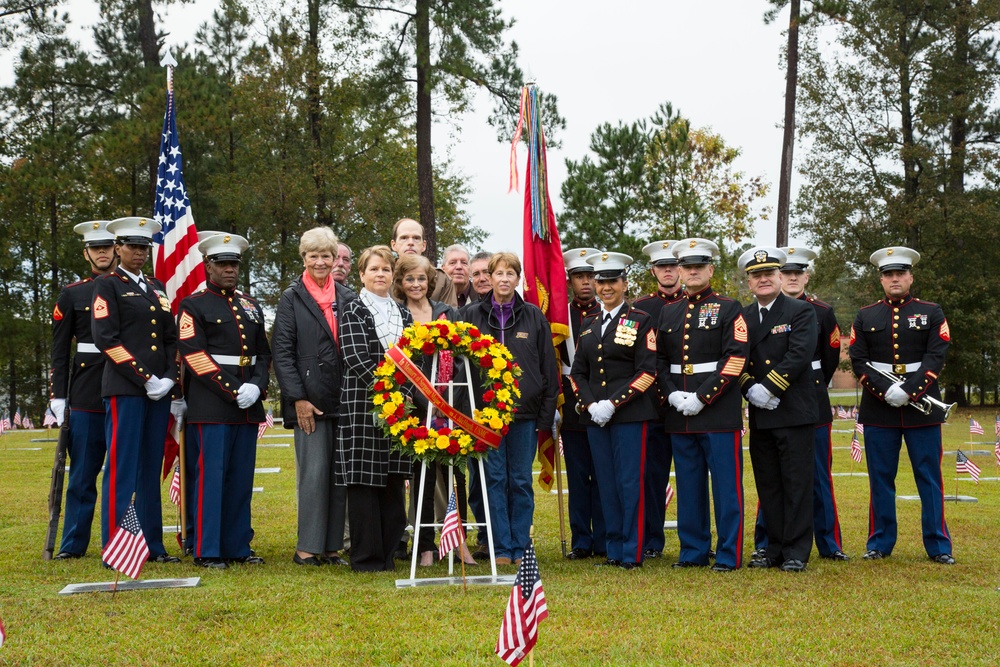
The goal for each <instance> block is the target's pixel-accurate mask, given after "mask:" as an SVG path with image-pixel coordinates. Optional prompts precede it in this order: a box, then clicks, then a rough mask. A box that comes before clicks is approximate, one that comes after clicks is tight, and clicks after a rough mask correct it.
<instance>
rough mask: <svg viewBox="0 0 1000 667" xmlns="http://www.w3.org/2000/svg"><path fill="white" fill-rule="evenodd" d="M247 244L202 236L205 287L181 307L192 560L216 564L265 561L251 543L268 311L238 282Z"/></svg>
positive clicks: (268, 351) (221, 566)
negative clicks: (238, 286)
mask: <svg viewBox="0 0 1000 667" xmlns="http://www.w3.org/2000/svg"><path fill="white" fill-rule="evenodd" d="M247 247H249V244H248V243H247V241H246V239H244V238H242V237H240V236H237V235H235V234H216V235H213V236H209V237H208V238H206V239H204V240H202V241H201V242H200V243H199V244H198V249H199V250H200V251H201V253H202V255H203V256H204V257H205V271H206V275H207V276H208V280H207V282H206V287H205V289H203V290H200V291H198V292H196V293H194V294H192V295H191V296H189V297H187V298H185V299H184V300H183V301H181V304H180V308H179V310H178V334H177V338H178V342H177V348H178V351H179V353H180V358H181V360H182V363H183V365H184V395H185V396H186V397H187V406H186V407H187V441H188V442H189V443H191V445H190V448H189V450H188V451H189V453H190V454H193V458H194V465H193V470H194V475H193V477H192V478H191V481H192V483H191V484H190V486H192V487H193V489H194V492H193V496H194V518H195V521H194V556H195V561H194V562H195V564H196V565H201V566H203V567H210V568H216V569H224V568H225V567H226V563H227V562H233V561H237V562H243V563H254V564H262V563H263V562H264V560H263V559H262V558H261V557H260V556H257V555H255V554H253V552H252V551H251V549H250V541H251V540H252V539H253V534H254V532H253V528H252V526H251V514H250V501H251V498H252V496H253V475H254V464H255V461H256V452H257V427H258V424H260V423H261V422H263V421H264V417H265V415H264V405H263V402H262V399H263V398H264V396H265V395H266V392H267V383H268V372H269V368H270V364H271V348H270V346H269V345H268V342H267V334H266V332H265V329H264V313H263V311H262V310H261V308H260V306H259V305H258V303H257V301H256V300H254V299H253V298H252V297H250V296H248V295H246V294H244V293H242V292H240V291H239V290H237V289H236V284H237V282H238V279H239V265H240V259H241V257H242V253H243V252H244V251H245V250H246V249H247Z"/></svg>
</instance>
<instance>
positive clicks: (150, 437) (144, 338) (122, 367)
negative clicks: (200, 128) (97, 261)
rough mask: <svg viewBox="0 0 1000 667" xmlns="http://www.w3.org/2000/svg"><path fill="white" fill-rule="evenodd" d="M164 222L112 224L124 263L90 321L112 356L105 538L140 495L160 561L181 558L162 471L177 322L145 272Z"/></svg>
mask: <svg viewBox="0 0 1000 667" xmlns="http://www.w3.org/2000/svg"><path fill="white" fill-rule="evenodd" d="M159 230H160V224H159V223H158V222H156V221H154V220H152V219H150V218H139V217H130V218H119V219H118V220H115V221H113V222H111V223H110V224H109V225H108V231H109V232H111V233H112V234H114V235H115V237H116V239H115V242H116V251H117V252H118V256H119V258H120V263H119V266H118V268H117V269H115V271H114V272H112V273H109V274H108V275H106V276H102V277H101V278H100V279H98V280H96V281H95V283H96V286H95V289H94V303H93V305H92V307H91V313H92V314H93V315H92V319H91V326H92V330H93V335H94V344H95V345H96V346H97V349H99V350H100V351H101V352H102V353H103V354H104V356H105V357H106V361H105V364H104V373H103V376H102V378H101V396H103V397H104V405H105V410H106V417H105V435H106V437H107V442H108V456H107V460H106V462H105V464H104V478H103V481H102V493H101V539H102V542H103V544H104V545H105V546H106V545H107V543H108V541H109V540H110V539H111V536H112V535H113V533H114V531H115V530H117V527H118V525H119V524H120V523H121V519H122V517H123V516H124V515H125V511H126V510H127V509H128V505H129V503H130V502H131V499H132V496H133V494H134V495H135V510H136V515H137V516H138V518H139V524H140V525H141V526H142V531H143V534H144V535H145V537H146V544H147V546H148V547H149V554H150V555H149V558H150V560H153V561H156V562H179V560H180V559H178V558H176V557H174V556H170V555H168V554H167V552H166V549H164V547H163V515H162V510H161V506H160V471H161V466H162V464H163V442H164V438H165V437H166V432H167V420H168V418H169V416H170V409H171V402H170V397H171V392H172V391H177V392H178V393H179V390H178V389H177V388H176V386H175V385H176V381H177V363H176V354H177V326H176V324H175V322H174V317H173V314H172V313H171V312H170V302H169V301H168V299H167V293H166V289H165V288H164V286H163V283H161V282H160V281H159V280H156V279H155V278H152V277H149V276H143V275H142V267H143V264H145V262H146V259H147V258H148V257H149V249H150V247H151V246H152V245H153V234H155V233H156V232H158V231H159Z"/></svg>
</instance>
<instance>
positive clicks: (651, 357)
mask: <svg viewBox="0 0 1000 667" xmlns="http://www.w3.org/2000/svg"><path fill="white" fill-rule="evenodd" d="M628 317H629V318H631V319H635V320H636V321H637V322H639V329H638V331H637V332H636V336H635V345H634V346H633V349H634V350H635V357H634V362H635V372H634V373H633V374H632V376H631V377H630V378H627V379H626V380H624V381H623V382H622V383H621V384H619V385H618V386H616V387H615V388H614V389H613V390H612V391H610V392H609V395H610V396H611V403H612V404H614V406H615V408H619V407H621V406H623V405H625V404H627V403H629V402H630V401H633V400H635V399H636V398H638V397H639V396H642V395H643V394H645V393H646V391H648V390H649V388H650V387H652V386H653V385H654V384H655V383H656V329H654V328H653V321H652V320H653V318H651V317H650V316H649V315H647V314H646V313H643V312H642V311H637V310H632V311H630V312H629V313H628ZM619 319H620V318H619ZM614 325H615V322H614V321H612V322H611V326H614Z"/></svg>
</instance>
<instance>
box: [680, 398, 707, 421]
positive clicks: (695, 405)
mask: <svg viewBox="0 0 1000 667" xmlns="http://www.w3.org/2000/svg"><path fill="white" fill-rule="evenodd" d="M703 409H705V404H704V403H702V402H701V399H700V398H698V395H697V394H688V395H687V397H686V398H685V399H684V402H682V403H681V407H680V411H681V412H682V413H683V414H684V416H685V417H694V416H695V415H696V414H698V413H699V412H701V411H702V410H703Z"/></svg>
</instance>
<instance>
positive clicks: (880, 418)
mask: <svg viewBox="0 0 1000 667" xmlns="http://www.w3.org/2000/svg"><path fill="white" fill-rule="evenodd" d="M919 260H920V253H918V252H917V251H916V250H911V249H910V248H904V247H893V248H882V249H881V250H877V251H875V252H874V253H872V256H871V263H872V264H874V265H875V266H877V267H878V270H879V273H880V274H881V282H882V289H883V291H884V292H885V297H884V298H883V299H882V300H881V301H877V302H875V303H873V304H872V305H870V306H865V307H864V308H862V309H861V310H860V311H859V312H858V314H857V315H856V316H855V318H854V324H853V325H852V326H851V364H852V366H853V367H854V374H855V375H857V376H858V377H859V378H860V381H861V385H862V386H863V387H864V388H865V391H864V392H863V393H862V394H861V413H860V415H859V419H858V420H859V421H860V422H861V423H862V424H864V425H865V450H866V452H867V454H868V456H867V457H866V459H867V460H868V482H869V486H870V488H871V502H870V503H869V510H868V511H869V521H868V525H869V533H868V547H867V548H868V551H867V552H865V555H864V558H865V559H866V560H880V559H882V558H885V557H886V556H889V555H891V554H892V549H893V547H894V546H895V545H896V472H897V470H898V468H899V449H900V446H901V445H902V441H903V439H905V440H906V450H907V452H908V453H909V455H910V463H911V464H912V466H913V477H914V478H915V480H916V483H917V491H918V492H919V493H920V518H921V526H922V528H923V536H924V549H925V550H926V551H927V555H928V556H929V557H930V559H931V560H932V561H934V562H935V563H940V564H942V565H954V563H955V559H954V558H953V557H952V555H951V535H950V534H949V533H948V524H947V523H946V522H945V520H944V480H943V479H942V476H941V447H942V445H941V423H942V422H943V421H944V420H945V415H944V413H943V412H942V411H941V410H940V409H939V408H937V407H934V408H932V409H930V410H929V411H928V412H927V413H924V412H922V411H921V410H917V409H916V408H914V407H913V406H912V405H910V404H911V403H913V404H918V403H920V402H921V400H922V399H923V398H924V397H925V396H926V397H930V398H934V399H936V400H940V399H941V390H940V389H939V388H938V383H937V377H938V375H939V374H940V373H941V369H942V367H943V366H944V358H945V353H946V352H947V351H948V346H949V345H950V344H951V331H950V329H949V328H948V320H946V319H945V317H944V312H943V311H942V310H941V306H939V305H938V304H936V303H931V302H929V301H921V300H920V299H914V298H913V296H912V295H911V294H910V287H911V286H912V285H913V273H912V271H911V269H912V267H913V265H914V264H916V263H917V262H918V261H919ZM890 332H891V333H890ZM869 363H870V364H871V365H872V366H874V367H875V369H877V370H881V371H886V372H890V373H893V374H895V375H897V376H898V377H899V378H900V379H899V380H898V381H895V382H894V381H891V380H889V379H888V378H886V377H885V376H883V375H880V374H879V373H877V372H876V371H875V370H873V369H872V368H871V367H869Z"/></svg>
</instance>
